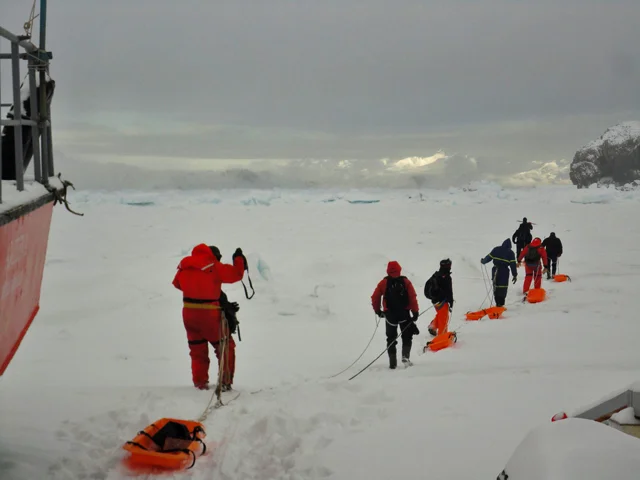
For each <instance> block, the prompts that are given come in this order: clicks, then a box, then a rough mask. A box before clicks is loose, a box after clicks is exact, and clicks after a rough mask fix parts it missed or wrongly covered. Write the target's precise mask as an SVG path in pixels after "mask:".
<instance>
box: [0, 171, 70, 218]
mask: <svg viewBox="0 0 640 480" xmlns="http://www.w3.org/2000/svg"><path fill="white" fill-rule="evenodd" d="M0 181H1V182H2V195H1V196H0V213H3V212H7V211H9V210H11V209H13V208H16V207H19V206H21V205H24V204H25V203H29V202H31V201H33V200H36V199H38V198H40V197H42V196H43V195H46V194H48V193H49V192H48V191H47V189H46V188H45V187H44V185H42V184H41V183H38V182H36V181H34V180H29V179H28V178H25V180H24V190H23V191H21V192H20V191H18V187H17V186H16V181H15V180H0ZM49 183H50V184H51V185H52V186H54V187H56V188H60V187H61V186H62V184H61V183H60V181H59V180H58V178H57V177H52V178H50V179H49Z"/></svg>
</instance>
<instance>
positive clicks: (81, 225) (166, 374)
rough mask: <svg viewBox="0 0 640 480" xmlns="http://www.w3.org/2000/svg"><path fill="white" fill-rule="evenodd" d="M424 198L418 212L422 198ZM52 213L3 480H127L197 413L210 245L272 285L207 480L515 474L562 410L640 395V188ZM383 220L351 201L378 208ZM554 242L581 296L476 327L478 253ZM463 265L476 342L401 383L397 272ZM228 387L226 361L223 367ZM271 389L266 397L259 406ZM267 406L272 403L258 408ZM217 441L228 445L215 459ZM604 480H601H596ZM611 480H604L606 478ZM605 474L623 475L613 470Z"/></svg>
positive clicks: (250, 335) (216, 425) (491, 190)
mask: <svg viewBox="0 0 640 480" xmlns="http://www.w3.org/2000/svg"><path fill="white" fill-rule="evenodd" d="M409 195H411V198H409ZM69 200H70V202H71V205H72V206H73V207H74V208H76V209H78V210H79V211H82V212H83V213H85V216H84V217H77V216H75V215H71V214H70V213H68V212H66V210H64V209H63V208H60V207H59V208H56V209H54V216H53V223H52V232H51V238H50V243H49V250H48V255H47V264H46V267H45V275H44V283H43V291H42V301H41V310H40V313H39V314H38V317H37V318H36V320H35V322H34V324H33V326H32V328H31V330H30V331H29V333H28V334H27V336H26V337H25V340H24V342H23V344H22V346H21V348H20V350H19V351H18V353H17V354H16V356H15V358H14V360H13V362H12V363H11V365H10V366H9V368H8V370H7V371H6V373H5V374H4V376H3V377H0V391H1V392H2V393H1V400H0V472H2V475H1V476H2V479H3V480H5V479H10V480H13V479H27V478H28V479H31V478H48V479H72V478H73V479H77V478H92V479H120V478H127V476H126V472H125V471H124V470H122V468H121V467H120V464H119V462H120V460H121V458H122V456H123V454H124V451H123V450H122V449H121V446H122V444H123V443H124V442H125V441H127V440H129V439H131V438H132V437H133V436H134V435H135V434H136V433H137V431H138V430H140V429H141V428H143V427H145V426H146V425H148V424H149V423H150V422H152V421H154V420H155V419H157V418H160V417H163V416H173V417H178V418H192V419H193V418H197V417H198V416H199V415H200V414H201V413H202V411H203V410H204V408H205V407H206V405H207V403H208V402H209V399H210V393H209V392H201V391H197V390H195V389H194V388H193V387H192V386H191V374H190V361H189V356H188V347H187V342H186V338H185V333H184V328H183V325H182V320H181V295H180V292H178V291H177V290H175V289H174V288H173V287H172V286H171V280H172V278H173V275H174V273H175V268H176V265H177V264H178V262H179V261H180V259H181V258H182V257H183V256H184V255H186V254H188V253H189V252H190V250H191V248H192V247H193V246H194V245H195V244H197V243H199V242H207V243H209V244H216V245H218V246H219V247H220V248H221V250H222V252H223V255H224V257H223V259H224V260H226V261H229V260H230V254H231V253H232V252H233V250H234V249H235V248H236V247H237V246H241V247H242V248H243V249H244V251H245V252H246V254H247V256H248V260H249V266H250V273H251V277H252V280H253V284H254V286H255V289H256V292H257V293H256V295H255V297H254V298H253V299H252V300H250V301H247V300H246V299H245V298H244V294H243V290H242V286H241V285H240V284H236V285H230V286H226V287H225V291H226V292H227V293H228V295H229V297H230V298H231V299H233V300H235V301H238V302H239V303H240V306H241V309H240V312H239V319H240V322H241V333H242V342H239V343H238V349H237V352H238V362H237V375H236V385H235V387H236V388H237V389H238V390H239V391H241V392H242V394H241V396H240V397H239V398H238V399H237V400H236V401H235V402H234V403H232V404H231V405H229V406H227V407H226V408H223V409H220V410H217V411H215V413H214V414H213V415H212V416H210V417H209V418H208V419H207V420H206V422H205V426H206V427H207V433H208V437H207V442H208V445H209V447H210V450H211V453H210V454H208V455H206V456H205V457H203V458H201V459H200V460H199V461H198V463H197V464H196V466H195V467H194V469H192V470H190V471H189V472H188V473H183V474H176V475H175V478H191V479H211V478H220V479H231V478H233V479H285V480H287V479H290V480H294V479H295V480H300V479H322V478H326V479H350V480H352V479H355V478H366V479H389V478H394V479H398V480H402V479H414V478H434V479H445V478H446V479H469V478H496V476H497V475H498V473H499V472H500V471H502V469H503V468H504V466H505V465H506V463H507V461H508V460H509V458H510V457H511V455H512V453H513V452H514V449H515V448H516V446H517V445H518V444H519V443H520V442H521V441H522V439H523V438H524V437H525V435H526V434H527V433H528V432H529V431H530V430H531V429H532V428H535V427H537V426H539V425H540V424H544V423H547V422H549V421H550V418H551V417H552V416H553V415H554V414H555V413H557V412H558V411H562V410H564V411H567V413H569V414H571V409H572V408H575V407H579V406H581V405H584V404H585V403H588V402H590V401H591V400H592V399H597V398H601V397H603V396H605V395H608V394H609V392H610V391H612V390H617V389H620V388H622V387H626V386H627V385H628V384H630V383H631V382H635V381H637V380H638V379H640V349H638V344H637V339H638V338H639V336H640V322H638V321H637V311H638V308H639V307H640V297H638V295H637V285H638V281H639V279H640V278H639V277H640V262H638V260H637V258H639V257H640V241H639V238H640V224H638V223H637V222H630V221H629V219H630V218H634V216H637V212H638V207H639V205H638V202H639V201H640V192H633V191H631V192H621V191H618V190H614V189H610V190H607V191H602V192H595V193H594V192H592V191H584V190H576V189H575V188H574V187H548V188H537V189H531V190H506V189H500V188H498V187H496V186H495V185H491V184H477V185H475V187H474V189H473V191H468V192H463V191H462V190H459V189H450V190H446V191H427V190H423V196H422V198H421V197H420V196H419V195H418V194H415V193H414V194H411V193H409V192H407V191H374V190H368V191H355V190H352V191H314V192H304V191H258V190H254V191H240V190H234V191H228V192H225V191H208V192H198V191H187V192H179V191H165V192H135V191H129V192H80V191H78V192H76V191H73V192H71V193H70V195H69ZM375 200H378V202H377V203H350V201H351V202H357V201H375ZM523 216H526V217H527V218H529V220H531V221H532V222H534V223H535V224H536V225H535V226H534V231H533V233H534V234H535V235H539V236H541V237H544V236H546V235H547V234H548V233H549V232H551V231H555V232H556V234H557V235H558V236H559V237H560V238H561V239H562V241H563V243H564V246H565V254H564V255H563V257H562V260H561V265H560V270H561V272H563V273H567V274H569V275H570V276H571V278H572V280H573V281H572V282H571V283H570V282H565V283H559V284H554V283H550V282H546V281H545V282H544V284H543V285H544V287H545V288H547V292H548V296H547V300H546V301H545V302H543V303H541V304H536V305H532V304H523V303H521V302H520V298H521V296H520V295H519V294H518V293H517V292H518V291H519V290H520V289H521V286H522V279H523V275H522V273H523V272H522V271H520V279H519V280H518V284H517V285H516V286H512V287H511V288H510V289H509V295H508V297H507V306H508V311H507V312H506V313H505V314H504V317H503V318H502V319H500V320H488V319H486V320H483V321H480V322H464V320H463V319H464V313H465V312H467V311H469V310H476V309H478V308H479V307H481V305H482V302H483V299H484V298H485V296H486V291H485V286H484V283H483V281H482V268H481V265H480V258H482V257H483V256H484V255H486V254H487V253H488V252H489V251H490V249H491V248H492V247H494V246H495V245H499V244H501V243H502V241H503V240H504V239H505V238H507V237H510V236H511V235H512V234H513V232H514V231H515V229H516V228H517V226H518V222H519V220H520V219H521V218H522V217H523ZM443 257H450V258H451V259H452V260H453V279H454V280H453V281H454V293H455V298H456V305H455V308H454V314H453V318H452V321H451V328H452V329H457V330H458V338H459V341H458V343H457V344H456V345H455V346H454V347H453V348H450V349H447V350H443V351H440V352H437V353H427V354H421V347H422V345H424V342H426V340H427V337H428V334H427V331H426V330H427V328H426V327H427V324H428V322H429V321H430V320H431V318H432V311H428V312H427V313H425V314H424V316H423V317H421V318H420V320H419V321H418V327H419V328H420V330H421V335H420V336H418V337H414V347H413V353H412V359H413V361H414V366H413V367H411V368H409V369H406V370H405V369H403V368H400V369H398V370H395V371H391V370H389V369H388V368H387V360H386V356H385V355H383V356H382V357H381V358H380V359H379V360H378V361H377V362H376V363H374V365H373V366H371V367H370V368H369V369H368V370H366V371H365V372H364V373H362V374H361V375H360V376H358V377H357V378H355V379H354V380H352V381H348V378H349V377H350V376H352V375H353V374H355V373H356V372H357V371H358V370H360V369H361V368H363V367H364V366H365V365H366V364H367V363H369V362H370V361H371V360H373V358H375V356H377V355H378V354H379V353H380V352H381V351H382V350H383V349H384V347H385V339H384V331H383V328H382V326H381V328H379V329H378V331H377V333H376V336H375V339H374V341H373V343H372V346H371V347H370V348H369V350H368V351H367V352H366V353H365V354H364V355H363V356H362V358H361V359H360V361H359V362H358V363H357V364H356V365H355V366H354V367H352V368H351V369H350V370H348V371H347V372H345V373H344V374H342V375H340V376H337V377H336V378H332V379H329V378H328V377H330V376H331V375H334V374H336V373H338V372H340V371H341V370H343V369H344V368H346V367H347V366H348V365H349V364H350V363H352V362H353V361H354V360H355V359H356V358H357V357H358V355H360V353H361V352H362V349H363V348H364V347H365V345H366V343H367V342H368V340H369V338H370V337H371V335H372V333H373V330H374V327H375V316H374V315H373V313H372V310H371V307H370V296H371V293H372V291H373V289H374V287H375V285H376V283H377V282H378V281H379V280H380V279H381V278H382V277H383V276H384V274H385V269H386V265H387V262H388V261H389V260H397V261H399V262H400V264H401V265H402V266H403V273H404V274H406V275H407V276H408V278H409V279H410V280H411V281H412V282H413V283H414V285H415V286H416V290H417V291H418V292H419V294H420V295H419V302H420V307H421V310H424V309H425V308H427V307H428V306H429V303H428V302H427V300H426V299H425V298H424V296H423V295H422V294H421V292H422V287H423V285H424V282H425V281H426V279H427V278H428V276H429V275H430V274H431V273H432V272H433V271H434V270H435V269H436V268H437V265H438V262H439V260H440V259H441V258H443ZM211 370H212V373H211V374H212V375H215V373H214V371H215V362H213V364H212V369H211ZM261 389H262V390H261ZM251 392H257V393H253V394H252V393H251ZM216 444H218V446H217V447H216ZM584 478H585V480H591V478H594V477H591V478H589V477H584ZM598 478H599V477H598ZM607 478H615V475H613V474H612V475H611V476H610V477H607Z"/></svg>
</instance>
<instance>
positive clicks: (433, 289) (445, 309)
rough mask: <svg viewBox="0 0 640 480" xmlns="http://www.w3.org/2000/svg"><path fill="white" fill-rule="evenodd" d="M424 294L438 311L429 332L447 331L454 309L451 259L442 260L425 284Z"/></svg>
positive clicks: (440, 332)
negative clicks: (450, 315)
mask: <svg viewBox="0 0 640 480" xmlns="http://www.w3.org/2000/svg"><path fill="white" fill-rule="evenodd" d="M424 296H425V297H427V298H428V299H429V300H431V303H432V304H433V307H434V309H435V311H436V315H435V317H434V319H433V320H432V321H431V323H430V324H429V328H428V330H429V333H430V334H431V335H432V336H436V335H440V334H442V333H445V332H446V331H447V328H448V325H449V313H451V312H452V311H453V283H452V281H451V260H450V259H448V258H445V259H444V260H441V261H440V269H439V270H438V271H437V272H434V274H433V275H431V277H430V278H429V280H427V282H426V283H425V284H424Z"/></svg>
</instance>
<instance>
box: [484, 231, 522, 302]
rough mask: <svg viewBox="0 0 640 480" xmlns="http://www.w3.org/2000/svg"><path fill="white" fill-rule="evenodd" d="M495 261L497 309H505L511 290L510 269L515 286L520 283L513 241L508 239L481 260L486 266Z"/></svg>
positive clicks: (494, 277) (493, 273)
mask: <svg viewBox="0 0 640 480" xmlns="http://www.w3.org/2000/svg"><path fill="white" fill-rule="evenodd" d="M492 260H493V268H492V269H491V278H492V283H493V298H494V300H495V302H496V306H497V307H504V303H505V301H506V300H507V292H508V290H509V269H511V274H512V275H513V284H514V285H515V283H516V282H517V281H518V269H517V268H516V266H517V263H516V256H515V255H514V254H513V250H512V249H511V240H510V239H508V238H507V239H506V240H505V241H504V242H502V245H499V246H497V247H494V248H493V249H492V250H491V252H490V253H489V254H488V255H487V256H486V257H484V258H483V259H481V260H480V263H481V264H483V265H485V264H487V263H489V262H490V261H492Z"/></svg>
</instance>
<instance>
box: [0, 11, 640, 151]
mask: <svg viewBox="0 0 640 480" xmlns="http://www.w3.org/2000/svg"><path fill="white" fill-rule="evenodd" d="M6 3H9V4H10V5H6ZM29 8H30V2H28V1H26V0H25V1H18V0H13V1H11V2H4V4H3V5H2V7H0V11H1V12H2V14H1V15H0V18H2V24H3V25H4V26H6V27H8V28H10V29H13V30H20V29H21V26H22V22H23V21H24V20H25V19H26V15H27V14H28V10H29ZM638 18H640V2H638V1H615V0H612V1H601V2H595V1H589V0H582V1H578V0H564V1H561V2H558V1H545V0H543V1H533V0H532V1H526V0H521V1H499V0H475V1H456V0H449V1H440V2H436V1H428V0H425V1H422V2H418V1H402V0H397V1H384V2H383V1H380V0H366V1H364V0H361V1H356V0H328V1H298V2H289V1H261V2H258V1H253V2H248V1H233V2H232V1H196V0H183V1H180V2H178V1H175V0H172V1H167V0H110V1H108V2H106V1H98V0H82V1H80V0H66V1H65V2H54V3H52V4H51V6H50V12H49V47H50V48H51V49H52V50H53V51H54V55H55V57H54V60H53V64H52V75H53V76H54V78H55V79H56V80H57V81H58V91H57V94H56V97H55V100H54V101H55V109H56V112H57V115H58V117H57V122H58V123H57V125H56V128H57V129H58V130H60V131H62V130H64V132H63V133H61V136H62V137H63V138H64V139H65V142H67V140H68V142H67V143H64V144H63V145H61V148H67V147H68V148H71V149H72V150H73V151H74V152H76V153H83V154H91V153H101V154H104V153H113V154H143V155H163V154H165V155H173V156H185V157H190V156H194V157H197V156H199V157H202V156H210V157H219V158H247V157H257V158H304V157H314V156H315V157H333V158H352V157H358V158H382V157H387V156H395V157H401V156H404V155H431V154H432V153H434V151H435V150H437V149H439V148H451V149H454V150H460V151H462V152H463V153H468V154H472V155H489V156H491V157H493V158H499V157H500V158H501V157H508V158H511V159H512V160H513V161H515V162H518V161H522V162H528V161H530V160H532V159H535V158H537V157H539V156H540V155H542V156H545V157H546V156H562V157H570V156H571V155H572V154H573V152H574V151H575V149H576V148H577V147H579V146H580V145H581V144H582V143H584V142H585V141H588V140H590V139H591V138H593V136H594V135H595V136H597V135H599V134H600V133H602V132H603V131H604V129H606V128H607V127H608V126H610V124H611V123H617V122H618V121H624V120H628V119H633V116H634V115H638V112H640V90H639V89H638V88H637V85H638V84H639V82H640V49H638V48H637V45H640V29H638V27H637V20H638ZM3 89H4V87H3ZM119 116H120V117H121V118H123V119H124V120H125V123H123V124H122V125H120V126H117V122H118V120H117V119H118V117H119ZM638 116H640V115H638ZM196 122H200V123H202V124H204V126H203V127H202V128H199V129H195V128H193V125H192V124H193V123H196ZM567 122H575V123H574V124H568V123H567ZM511 124H515V125H528V126H529V128H530V131H522V130H518V129H517V128H516V131H515V132H514V131H513V128H511V127H510V125H511ZM577 125H580V126H581V127H580V129H578V128H577ZM103 127H109V128H110V130H109V131H105V132H102V133H101V130H100V129H101V128H103ZM564 130H567V131H568V132H569V135H567V134H566V133H564ZM576 130H579V131H578V132H576ZM131 131H134V133H135V135H134V134H132V133H131ZM539 131H543V132H544V134H543V135H542V138H536V137H535V132H539ZM92 132H93V133H92ZM74 133H75V134H77V138H78V140H77V141H75V140H73V134H74ZM125 133H128V135H124V134H125ZM90 139H91V140H90ZM79 143H82V145H83V146H82V149H80V147H78V145H79Z"/></svg>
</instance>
